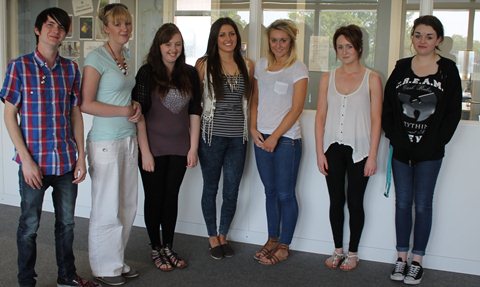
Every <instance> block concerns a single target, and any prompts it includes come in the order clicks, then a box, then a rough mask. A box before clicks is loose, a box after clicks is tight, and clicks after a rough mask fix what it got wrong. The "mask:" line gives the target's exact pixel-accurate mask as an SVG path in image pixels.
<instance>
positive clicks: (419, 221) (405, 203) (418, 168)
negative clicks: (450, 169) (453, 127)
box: [392, 159, 442, 256]
mask: <svg viewBox="0 0 480 287" xmlns="http://www.w3.org/2000/svg"><path fill="white" fill-rule="evenodd" d="M441 165H442V160H441V159H439V160H431V161H422V162H418V163H416V164H415V165H413V166H410V165H408V164H406V163H403V162H401V161H398V160H396V159H393V160H392V174H393V180H394V183H395V229H396V235H397V251H398V252H408V250H409V246H410V234H411V231H412V222H413V220H412V206H413V202H415V226H414V229H413V249H412V254H415V255H420V256H424V255H425V249H426V248H427V243H428V238H429V236H430V229H431V227H432V201H433V192H434V190H435V184H436V182H437V177H438V173H439V171H440V167H441Z"/></svg>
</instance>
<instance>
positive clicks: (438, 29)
mask: <svg viewBox="0 0 480 287" xmlns="http://www.w3.org/2000/svg"><path fill="white" fill-rule="evenodd" d="M418 25H425V26H430V27H432V29H433V30H435V33H437V37H438V38H442V40H441V41H440V43H441V42H443V38H444V31H443V25H442V22H440V20H438V18H437V17H435V16H432V15H424V16H420V17H418V18H417V19H415V21H413V27H412V31H411V32H410V36H412V37H413V34H414V33H415V29H416V28H417V26H418ZM435 49H437V50H440V49H439V48H438V46H437V47H435Z"/></svg>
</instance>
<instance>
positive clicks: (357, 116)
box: [323, 69, 371, 163]
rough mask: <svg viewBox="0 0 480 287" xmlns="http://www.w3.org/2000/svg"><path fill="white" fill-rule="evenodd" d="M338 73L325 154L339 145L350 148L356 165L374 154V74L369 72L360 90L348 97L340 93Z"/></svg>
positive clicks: (331, 89) (332, 79)
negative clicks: (370, 86)
mask: <svg viewBox="0 0 480 287" xmlns="http://www.w3.org/2000/svg"><path fill="white" fill-rule="evenodd" d="M335 72H336V70H335V71H332V72H331V73H330V78H329V83H328V91H327V103H328V110H327V118H326V122H325V134H324V138H323V146H324V151H327V149H328V147H329V146H330V145H331V144H332V143H335V142H336V143H339V144H342V145H347V146H350V147H351V148H352V149H353V154H352V159H353V162H354V163H356V162H359V161H361V160H362V159H364V158H365V157H367V156H368V152H369V150H370V128H371V126H370V125H371V121H370V88H369V78H370V77H369V76H370V70H369V69H366V70H365V74H364V76H363V80H362V82H361V83H360V85H359V87H358V88H357V89H356V90H355V91H354V92H353V93H351V94H348V95H343V94H340V93H339V92H338V91H337V87H336V86H335Z"/></svg>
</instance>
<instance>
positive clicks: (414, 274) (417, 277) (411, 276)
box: [403, 261, 423, 285]
mask: <svg viewBox="0 0 480 287" xmlns="http://www.w3.org/2000/svg"><path fill="white" fill-rule="evenodd" d="M422 277H423V267H422V265H420V263H418V262H417V261H412V265H410V267H409V268H408V273H407V275H406V276H405V279H403V283H405V284H408V285H417V284H420V282H421V281H422Z"/></svg>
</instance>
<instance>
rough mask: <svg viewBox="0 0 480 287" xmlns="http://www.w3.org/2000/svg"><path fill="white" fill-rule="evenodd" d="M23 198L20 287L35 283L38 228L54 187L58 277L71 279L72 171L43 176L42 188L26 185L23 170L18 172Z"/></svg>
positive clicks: (19, 237) (19, 236)
mask: <svg viewBox="0 0 480 287" xmlns="http://www.w3.org/2000/svg"><path fill="white" fill-rule="evenodd" d="M18 178H19V184H20V197H21V203H20V206H21V215H20V220H19V224H18V230H17V248H18V276H17V277H18V283H19V285H20V286H35V283H36V280H35V277H36V276H37V274H36V273H35V262H36V259H37V244H36V238H37V230H38V227H39V225H40V217H41V214H42V204H43V197H44V194H45V190H47V189H48V188H49V187H52V188H53V192H52V200H53V206H54V208H55V253H56V257H57V266H58V277H59V278H65V279H71V278H74V276H75V272H76V269H75V257H74V255H73V249H72V244H73V229H74V226H75V222H74V213H75V201H76V199H77V185H76V184H73V183H72V181H73V172H69V173H66V174H64V175H60V176H57V175H47V176H44V177H43V179H42V183H43V186H42V188H41V189H33V188H31V187H30V186H29V185H28V184H26V182H25V179H24V177H23V172H22V169H21V168H20V170H19V172H18Z"/></svg>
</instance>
